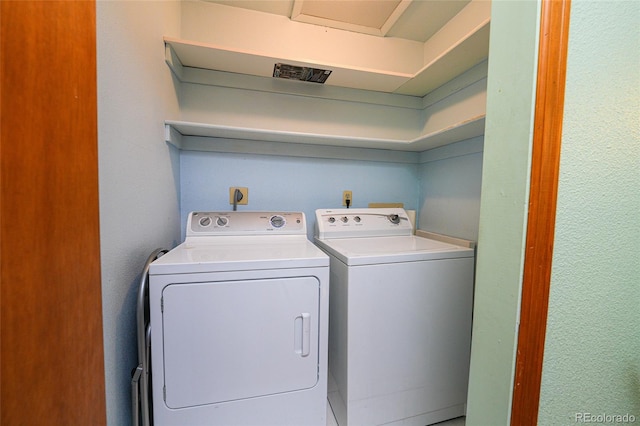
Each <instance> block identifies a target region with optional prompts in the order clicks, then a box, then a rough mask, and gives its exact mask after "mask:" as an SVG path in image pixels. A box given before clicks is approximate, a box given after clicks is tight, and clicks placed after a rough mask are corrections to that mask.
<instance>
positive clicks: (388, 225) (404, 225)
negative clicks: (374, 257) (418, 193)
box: [315, 208, 413, 239]
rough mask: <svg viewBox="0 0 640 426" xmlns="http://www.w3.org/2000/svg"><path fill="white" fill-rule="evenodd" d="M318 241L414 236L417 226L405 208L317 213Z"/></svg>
mask: <svg viewBox="0 0 640 426" xmlns="http://www.w3.org/2000/svg"><path fill="white" fill-rule="evenodd" d="M315 230H316V237H318V238H320V239H327V238H357V237H383V236H393V235H412V233H413V224H412V223H411V220H410V219H409V215H408V214H407V212H406V211H405V210H404V209H402V208H381V209H377V208H367V209H320V210H316V227H315Z"/></svg>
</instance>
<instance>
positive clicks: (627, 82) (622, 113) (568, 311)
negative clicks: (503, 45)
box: [539, 0, 640, 425]
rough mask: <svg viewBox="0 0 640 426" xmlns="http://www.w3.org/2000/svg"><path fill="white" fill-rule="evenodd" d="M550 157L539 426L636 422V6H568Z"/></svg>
mask: <svg viewBox="0 0 640 426" xmlns="http://www.w3.org/2000/svg"><path fill="white" fill-rule="evenodd" d="M561 149H562V151H561V158H560V176H559V187H558V205H557V211H556V231H555V241H554V250H553V251H554V253H553V265H552V275H551V289H550V295H549V314H548V319H547V334H546V341H545V352H544V365H543V372H542V386H541V395H540V415H539V424H540V425H558V424H571V423H576V422H577V420H579V419H580V417H576V415H579V416H582V419H583V420H584V419H585V417H584V413H589V414H591V415H593V416H594V417H595V416H598V415H603V414H604V415H610V416H615V415H620V416H624V415H633V416H635V422H640V254H639V253H640V216H639V212H640V189H639V188H640V3H639V2H637V1H617V2H592V1H584V0H574V1H573V2H572V3H571V24H570V30H569V50H568V58H567V84H566V92H565V106H564V123H563V135H562V148H561ZM603 420H604V422H603V421H599V422H598V423H599V424H602V423H614V422H613V421H611V422H610V421H606V418H603Z"/></svg>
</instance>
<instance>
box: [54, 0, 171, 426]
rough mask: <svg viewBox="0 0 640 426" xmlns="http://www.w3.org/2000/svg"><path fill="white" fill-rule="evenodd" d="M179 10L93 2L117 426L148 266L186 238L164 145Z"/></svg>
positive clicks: (108, 357)
mask: <svg viewBox="0 0 640 426" xmlns="http://www.w3.org/2000/svg"><path fill="white" fill-rule="evenodd" d="M179 6H180V5H179V3H178V2H168V1H165V2H139V1H113V2H111V1H98V2H96V32H97V39H98V41H97V61H98V81H97V85H98V149H99V174H100V176H99V177H100V251H101V268H102V315H103V328H104V352H105V353H104V357H105V382H106V401H107V423H108V424H109V425H114V426H121V425H128V424H130V422H131V420H130V419H131V393H130V381H131V369H132V368H134V367H135V366H137V364H138V361H137V352H136V328H135V321H136V319H135V305H136V292H137V289H138V283H139V280H140V274H141V269H142V266H143V265H144V261H145V260H146V258H147V256H148V255H149V254H150V252H151V251H152V250H153V249H155V248H156V247H169V246H172V245H174V244H175V243H176V242H177V241H178V240H179V238H180V228H179V226H180V218H179V211H178V202H179V199H178V191H179V188H178V177H179V153H178V151H177V150H176V149H175V148H172V147H169V146H168V145H166V144H165V143H164V142H163V140H164V126H163V123H164V120H165V118H166V117H167V116H169V115H173V114H176V112H177V110H178V101H177V95H176V93H175V90H174V86H173V83H172V76H171V71H170V70H169V69H168V67H167V66H166V64H165V63H164V45H163V43H162V37H163V36H164V35H172V34H174V35H175V34H178V32H179V31H178V30H179V17H180V9H179ZM43 368H44V367H43ZM88 374H99V372H97V371H96V372H91V371H78V383H79V386H82V378H83V377H84V376H86V375H88ZM43 422H46V420H44V419H43Z"/></svg>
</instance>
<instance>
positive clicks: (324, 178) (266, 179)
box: [180, 151, 418, 238]
mask: <svg viewBox="0 0 640 426" xmlns="http://www.w3.org/2000/svg"><path fill="white" fill-rule="evenodd" d="M180 159H181V164H180V170H181V179H180V182H181V189H180V193H181V216H182V228H183V229H184V226H185V224H186V217H187V215H188V214H189V212H190V211H194V210H230V209H231V208H232V206H230V205H229V187H231V186H244V187H248V188H249V204H248V205H246V206H239V207H238V210H300V211H303V212H304V213H305V215H306V216H307V225H308V230H307V231H308V232H307V234H308V236H309V237H310V238H313V226H314V223H315V210H316V209H321V208H340V207H341V203H342V191H343V190H351V191H353V207H367V205H368V203H370V202H402V203H404V205H405V208H407V209H416V205H417V200H418V184H417V182H418V176H417V174H418V173H417V169H418V165H417V164H401V163H385V162H373V161H352V160H328V159H314V158H295V157H280V156H271V155H253V154H224V153H213V152H193V151H184V152H182V154H181V156H180Z"/></svg>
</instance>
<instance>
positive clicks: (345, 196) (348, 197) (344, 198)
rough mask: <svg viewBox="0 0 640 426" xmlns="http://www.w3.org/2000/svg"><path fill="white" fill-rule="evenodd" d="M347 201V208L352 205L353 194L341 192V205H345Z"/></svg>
mask: <svg viewBox="0 0 640 426" xmlns="http://www.w3.org/2000/svg"><path fill="white" fill-rule="evenodd" d="M347 200H349V206H352V205H353V194H352V193H351V191H342V205H343V206H346V205H347Z"/></svg>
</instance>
